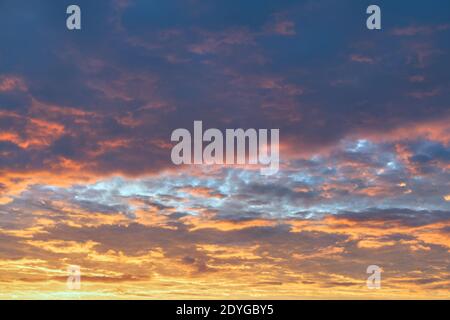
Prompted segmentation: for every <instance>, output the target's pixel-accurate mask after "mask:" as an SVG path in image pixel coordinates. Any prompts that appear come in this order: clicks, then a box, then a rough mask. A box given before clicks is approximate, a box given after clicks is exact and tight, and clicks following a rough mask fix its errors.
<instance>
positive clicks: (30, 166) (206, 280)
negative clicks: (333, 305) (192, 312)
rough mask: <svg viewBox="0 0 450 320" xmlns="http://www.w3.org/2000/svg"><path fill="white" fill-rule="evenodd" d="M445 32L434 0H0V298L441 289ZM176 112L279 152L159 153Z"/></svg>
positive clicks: (447, 263) (186, 122) (447, 174)
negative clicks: (271, 144) (73, 15)
mask: <svg viewBox="0 0 450 320" xmlns="http://www.w3.org/2000/svg"><path fill="white" fill-rule="evenodd" d="M71 4H77V5H78V6H79V7H80V8H81V24H82V28H81V30H72V31H70V30H68V29H67V28H66V19H67V17H68V15H67V14H66V8H67V7H68V6H69V5H71ZM371 4H377V5H378V6H379V7H380V8H381V12H382V16H381V17H382V20H381V21H382V29H381V30H368V29H367V27H366V19H367V17H368V15H367V14H366V9H367V7H368V6H369V5H371ZM449 39H450V2H448V1H445V0H442V1H441V0H433V1H419V0H410V1H386V0H377V1H366V0H358V1H357V0H353V1H351V0H315V1H312V0H297V1H288V0H276V1H272V0H270V1H269V0H267V1H261V0H258V1H257V0H246V1H237V0H215V1H200V0H185V1H181V0H180V1H178V0H170V1H154V0H148V1H144V0H111V1H106V0H98V1H87V0H76V1H72V0H71V1H66V0H60V1H50V0H39V1H25V0H0V299H197V298H207V299H212V298H217V299H243V298H246V299H381V298H384V299H448V298H450V188H449V187H450V105H449V104H450V90H449V89H450V72H449V71H450V41H449ZM196 120H201V121H202V122H203V126H204V127H205V128H218V129H220V130H222V131H224V130H226V129H228V128H232V129H233V128H243V129H249V128H256V129H272V128H278V129H279V130H280V141H279V149H280V169H279V171H278V172H277V173H276V174H273V175H270V176H264V175H261V174H260V171H259V167H258V166H257V165H240V166H237V165H230V164H228V165H180V166H176V165H174V164H173V163H172V161H171V158H170V154H171V149H172V147H173V146H174V143H173V142H172V141H171V139H170V136H171V133H172V132H173V131H174V130H175V129H177V128H187V129H188V130H192V128H193V123H194V121H196ZM70 265H76V266H79V267H80V270H81V288H80V289H79V290H70V289H69V288H68V287H67V285H66V280H67V268H68V266H70ZM370 265H377V266H379V267H380V268H381V270H382V280H381V288H380V289H375V290H374V289H369V288H368V287H367V285H366V280H367V278H368V276H369V274H367V273H366V270H367V267H368V266H370Z"/></svg>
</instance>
